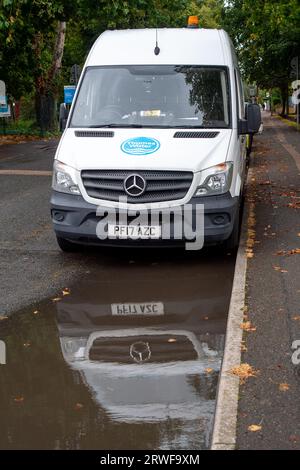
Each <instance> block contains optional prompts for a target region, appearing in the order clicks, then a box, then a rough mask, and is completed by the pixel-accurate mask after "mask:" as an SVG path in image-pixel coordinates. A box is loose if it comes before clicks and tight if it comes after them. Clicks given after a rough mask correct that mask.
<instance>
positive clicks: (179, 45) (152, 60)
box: [86, 28, 232, 66]
mask: <svg viewBox="0 0 300 470" xmlns="http://www.w3.org/2000/svg"><path fill="white" fill-rule="evenodd" d="M157 36H158V46H159V48H160V53H159V55H157V56H156V55H155V54H154V48H155V44H156V29H128V30H114V31H105V32H104V33H103V34H101V35H100V36H99V38H98V39H97V40H96V42H95V44H94V45H93V47H92V49H91V51H90V53H89V56H88V58H87V61H86V65H87V66H96V65H131V64H133V65H145V64H151V65H152V64H166V65H229V61H230V62H231V61H232V58H231V52H230V49H231V45H230V39H229V36H228V35H227V33H225V31H224V30H218V29H201V28H199V29H198V28H197V29H193V28H172V29H170V28H162V29H158V30H157Z"/></svg>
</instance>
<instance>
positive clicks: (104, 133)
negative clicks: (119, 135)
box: [75, 131, 115, 137]
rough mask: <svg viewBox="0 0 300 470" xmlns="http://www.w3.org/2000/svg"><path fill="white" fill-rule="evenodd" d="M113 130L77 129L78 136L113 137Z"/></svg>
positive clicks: (76, 134)
mask: <svg viewBox="0 0 300 470" xmlns="http://www.w3.org/2000/svg"><path fill="white" fill-rule="evenodd" d="M114 135H115V133H114V132H113V131H75V136H76V137H113V136H114Z"/></svg>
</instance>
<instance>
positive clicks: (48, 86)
mask: <svg viewBox="0 0 300 470" xmlns="http://www.w3.org/2000/svg"><path fill="white" fill-rule="evenodd" d="M65 37H66V22H65V21H59V22H58V26H57V33H56V41H55V47H54V51H53V58H52V64H51V66H50V68H49V71H48V73H47V75H46V76H41V77H38V78H37V80H36V86H35V90H36V93H35V110H36V120H37V124H38V126H39V127H40V129H41V131H42V132H45V131H52V130H54V129H56V128H57V116H56V109H55V102H56V94H57V90H56V83H55V80H56V77H57V75H58V73H59V71H60V69H61V63H62V58H63V53H64V45H65ZM36 55H37V56H39V57H38V58H40V50H39V47H38V45H37V46H36Z"/></svg>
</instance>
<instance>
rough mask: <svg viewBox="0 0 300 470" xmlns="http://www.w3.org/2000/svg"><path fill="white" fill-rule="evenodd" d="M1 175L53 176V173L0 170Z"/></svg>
mask: <svg viewBox="0 0 300 470" xmlns="http://www.w3.org/2000/svg"><path fill="white" fill-rule="evenodd" d="M0 175H21V176H52V171H44V170H0Z"/></svg>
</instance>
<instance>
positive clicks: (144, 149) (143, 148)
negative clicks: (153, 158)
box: [121, 137, 160, 155]
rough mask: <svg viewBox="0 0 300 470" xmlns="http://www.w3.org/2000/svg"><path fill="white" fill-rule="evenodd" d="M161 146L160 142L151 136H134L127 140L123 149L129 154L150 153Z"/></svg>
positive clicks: (122, 146)
mask: <svg viewBox="0 0 300 470" xmlns="http://www.w3.org/2000/svg"><path fill="white" fill-rule="evenodd" d="M159 148H160V143H159V142H158V140H156V139H152V138H151V137H134V138H133V139H127V140H125V141H124V142H123V143H122V145H121V150H122V151H123V152H125V153H128V154H129V155H149V154H150V153H154V152H156V151H157V150H158V149H159Z"/></svg>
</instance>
